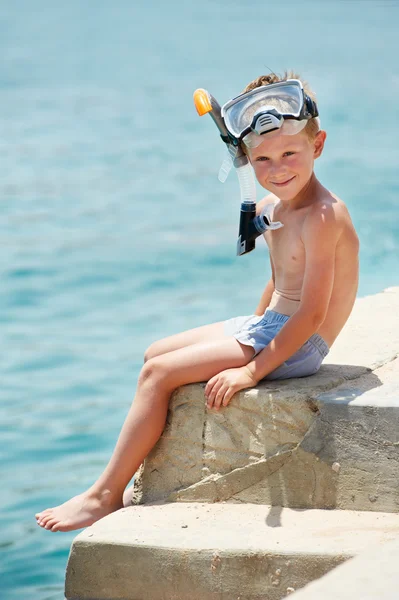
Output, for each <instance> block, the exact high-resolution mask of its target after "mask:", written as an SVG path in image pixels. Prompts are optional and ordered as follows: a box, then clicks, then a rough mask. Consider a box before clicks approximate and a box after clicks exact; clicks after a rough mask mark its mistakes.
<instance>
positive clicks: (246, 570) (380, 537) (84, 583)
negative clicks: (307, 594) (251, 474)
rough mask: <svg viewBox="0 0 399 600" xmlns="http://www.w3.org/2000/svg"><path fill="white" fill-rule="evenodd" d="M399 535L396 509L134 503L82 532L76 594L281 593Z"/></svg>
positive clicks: (182, 596) (195, 599) (227, 597)
mask: <svg viewBox="0 0 399 600" xmlns="http://www.w3.org/2000/svg"><path fill="white" fill-rule="evenodd" d="M398 534H399V515H396V514H383V513H369V512H354V511H319V510H308V511H296V510H291V509H287V508H285V509H280V510H279V513H278V515H276V514H275V508H273V507H267V506H260V505H251V504H245V505H239V506H238V505H236V504H224V503H221V504H214V505H209V504H176V503H174V504H166V505H155V506H138V507H131V508H127V509H122V510H121V511H118V512H116V513H114V514H112V515H109V516H108V517H106V518H105V519H102V520H101V521H99V522H98V523H95V524H94V525H93V526H91V527H89V528H88V529H86V530H85V531H84V532H82V533H81V534H79V535H78V536H77V537H76V538H75V540H74V543H73V546H72V550H71V554H70V558H69V562H68V568H67V579H66V597H67V598H68V599H70V600H72V599H79V600H83V599H89V598H90V599H93V598H95V599H96V600H103V599H109V598H113V599H123V600H130V599H131V600H147V599H148V600H161V599H162V600H164V599H166V598H167V599H168V600H216V599H217V600H235V599H237V600H238V599H240V600H264V599H265V598H267V599H268V600H280V598H283V597H285V596H286V595H287V593H289V591H290V590H292V589H299V588H300V587H302V586H304V585H305V584H306V583H308V582H309V581H312V580H314V579H316V578H318V577H320V576H321V575H323V574H325V573H326V572H327V571H329V570H330V569H332V568H333V567H334V566H336V565H338V564H339V563H341V562H343V561H344V560H347V559H348V558H350V557H353V556H356V555H358V554H359V553H360V552H361V551H362V550H363V549H364V548H367V547H371V546H375V545H376V544H379V543H382V542H386V541H389V540H391V539H394V538H395V537H397V536H398ZM320 597H322V596H320ZM338 597H340V596H338Z"/></svg>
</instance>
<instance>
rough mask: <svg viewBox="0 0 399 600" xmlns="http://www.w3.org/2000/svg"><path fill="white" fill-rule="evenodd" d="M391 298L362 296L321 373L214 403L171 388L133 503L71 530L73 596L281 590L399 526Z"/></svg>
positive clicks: (196, 392) (397, 375)
mask: <svg viewBox="0 0 399 600" xmlns="http://www.w3.org/2000/svg"><path fill="white" fill-rule="evenodd" d="M398 306H399V288H392V289H390V290H386V291H385V292H384V293H382V294H377V295H376V296H372V297H369V298H363V299H361V300H357V302H356V304H355V308H354V311H353V313H352V315H351V318H350V321H349V322H348V324H347V326H346V327H345V330H344V331H343V332H342V334H341V336H340V337H339V338H338V340H337V342H336V344H335V345H334V348H333V349H332V352H331V354H330V355H329V357H328V360H329V363H327V364H325V365H323V366H322V368H321V369H320V371H319V373H317V374H316V375H314V376H312V377H308V378H302V379H292V380H287V381H281V382H274V383H273V382H270V383H263V384H261V385H259V386H258V387H256V388H253V389H250V390H246V391H243V392H241V393H239V394H236V396H235V397H234V398H233V400H232V402H231V404H230V405H229V407H228V408H227V409H225V410H223V411H221V412H219V413H218V412H214V411H208V410H207V409H206V406H205V399H204V385H205V384H195V385H190V386H185V387H183V388H181V389H179V390H178V391H177V392H176V393H175V394H174V396H173V398H172V400H171V404H170V410H169V413H168V420H167V425H166V428H165V431H164V433H163V435H162V437H161V439H160V440H159V442H158V444H157V445H156V447H155V448H154V449H153V451H152V452H151V453H150V455H149V456H148V458H147V459H146V461H145V464H144V465H143V466H142V468H141V470H140V473H139V474H138V476H137V478H136V482H135V483H136V485H135V494H136V503H137V504H138V505H137V506H134V507H130V508H128V509H123V510H121V511H118V512H117V513H114V514H113V515H109V516H108V517H106V518H105V519H102V520H101V521H99V522H98V523H96V524H95V525H93V526H92V527H90V528H88V529H87V530H86V531H84V532H83V533H81V534H80V535H78V536H77V538H76V539H75V541H74V543H73V546H72V549H71V554H70V557H69V561H68V567H67V578H66V596H67V598H68V599H70V600H72V599H74V600H77V599H79V600H89V599H90V600H94V599H95V600H103V599H104V600H105V599H111V598H112V599H114V600H146V599H148V600H158V599H159V600H161V599H162V600H165V599H168V600H216V599H217V600H265V598H267V599H268V600H280V599H281V598H283V597H285V596H286V595H287V594H289V593H292V592H293V590H296V589H298V588H300V587H303V586H304V585H306V584H307V583H309V582H310V581H312V580H314V579H317V578H319V577H321V576H322V575H324V574H325V573H326V572H327V571H329V570H330V569H332V568H333V567H335V566H337V565H338V564H339V563H341V562H343V561H345V560H346V559H349V558H351V557H353V556H356V555H358V554H359V552H360V551H361V550H363V549H364V548H367V547H373V546H376V545H378V544H381V543H385V542H386V541H389V540H390V539H392V538H394V537H396V536H398V533H399V515H397V514H395V513H397V511H398V507H399V486H398V481H399V359H398V358H397V355H398V352H399V328H398V327H396V328H395V327H393V326H392V324H393V323H396V322H397V315H396V313H397V307H398ZM150 503H152V505H149V504H150ZM154 503H155V504H154ZM211 503H218V504H211ZM266 505H270V506H266ZM282 507H291V508H296V509H304V508H308V509H312V510H307V511H304V510H291V509H289V508H282ZM331 508H339V509H341V510H339V511H336V510H314V509H331ZM355 510H356V511H364V512H355ZM372 511H374V512H372ZM337 589H338V588H337ZM314 597H315V598H316V596H314ZM335 597H336V598H340V600H341V599H342V600H345V598H346V596H344V595H342V594H339V593H337V594H336V596H335ZM354 597H355V596H354ZM375 597H378V596H374V598H375ZM318 598H323V599H324V598H325V599H326V600H327V598H328V596H327V595H325V594H324V591H323V594H320V595H319V596H318ZM366 598H367V596H364V597H362V600H366Z"/></svg>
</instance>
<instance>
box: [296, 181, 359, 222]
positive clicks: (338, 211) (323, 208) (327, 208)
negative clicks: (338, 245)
mask: <svg viewBox="0 0 399 600" xmlns="http://www.w3.org/2000/svg"><path fill="white" fill-rule="evenodd" d="M310 222H314V223H318V222H323V223H327V224H330V226H333V227H339V226H342V225H344V224H345V223H352V221H351V218H350V215H349V210H348V207H347V206H346V204H345V202H344V201H343V200H341V198H339V197H338V196H337V195H336V194H333V193H332V192H330V191H329V190H327V189H326V188H325V189H324V190H323V191H322V193H320V194H319V195H318V197H317V198H316V199H315V201H314V202H313V203H312V204H311V205H310V207H309V210H308V211H307V214H306V219H305V223H308V224H309V223H310Z"/></svg>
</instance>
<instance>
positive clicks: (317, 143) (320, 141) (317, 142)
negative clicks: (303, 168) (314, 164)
mask: <svg viewBox="0 0 399 600" xmlns="http://www.w3.org/2000/svg"><path fill="white" fill-rule="evenodd" d="M326 137H327V133H326V132H325V131H324V130H323V129H321V130H320V131H318V132H317V134H316V137H315V139H314V142H313V143H314V155H313V157H314V158H319V156H320V155H321V153H322V152H323V148H324V143H325V141H326Z"/></svg>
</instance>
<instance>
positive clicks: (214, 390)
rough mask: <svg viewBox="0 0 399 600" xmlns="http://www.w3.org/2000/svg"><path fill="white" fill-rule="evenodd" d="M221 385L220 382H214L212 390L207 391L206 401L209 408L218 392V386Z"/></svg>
mask: <svg viewBox="0 0 399 600" xmlns="http://www.w3.org/2000/svg"><path fill="white" fill-rule="evenodd" d="M221 385H222V382H221V381H215V383H214V384H213V386H212V389H211V390H210V391H209V393H208V395H207V399H208V402H207V404H208V406H209V408H210V407H211V406H212V404H213V403H214V400H215V397H216V394H217V393H218V391H219V388H220V386H221Z"/></svg>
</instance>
